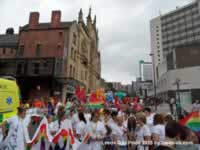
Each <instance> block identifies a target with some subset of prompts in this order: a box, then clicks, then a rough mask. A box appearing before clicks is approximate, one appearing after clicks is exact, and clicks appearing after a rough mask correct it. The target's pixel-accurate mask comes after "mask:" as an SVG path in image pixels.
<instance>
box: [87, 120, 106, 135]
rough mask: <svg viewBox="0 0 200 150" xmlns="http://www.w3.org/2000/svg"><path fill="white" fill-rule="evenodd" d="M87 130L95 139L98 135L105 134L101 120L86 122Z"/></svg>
mask: <svg viewBox="0 0 200 150" xmlns="http://www.w3.org/2000/svg"><path fill="white" fill-rule="evenodd" d="M88 130H89V131H90V133H91V137H92V138H93V139H96V138H98V137H103V136H105V135H106V128H105V126H104V124H103V123H102V122H101V121H98V122H96V123H95V122H90V123H89V124H88Z"/></svg>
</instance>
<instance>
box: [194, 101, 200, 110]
mask: <svg viewBox="0 0 200 150" xmlns="http://www.w3.org/2000/svg"><path fill="white" fill-rule="evenodd" d="M192 111H200V104H196V103H194V104H193V105H192Z"/></svg>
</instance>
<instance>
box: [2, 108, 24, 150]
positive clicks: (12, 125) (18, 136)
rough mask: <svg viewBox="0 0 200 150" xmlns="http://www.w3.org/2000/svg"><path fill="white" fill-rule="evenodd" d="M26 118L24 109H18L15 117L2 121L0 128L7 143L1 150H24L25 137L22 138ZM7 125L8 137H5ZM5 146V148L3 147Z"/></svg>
mask: <svg viewBox="0 0 200 150" xmlns="http://www.w3.org/2000/svg"><path fill="white" fill-rule="evenodd" d="M25 116H26V109H25V108H23V107H18V113H17V115H16V116H14V117H11V118H9V119H7V120H6V121H4V122H3V123H2V125H1V126H0V128H2V133H3V136H4V138H5V137H6V138H5V141H6V139H7V140H8V141H9V142H8V141H7V142H5V145H4V144H2V145H3V147H0V148H1V149H12V148H14V149H16V150H24V149H25V137H24V122H23V120H24V118H25ZM7 124H8V125H9V130H8V135H6V130H7V129H6V126H7ZM8 143H9V145H8ZM2 145H1V146H2ZM4 146H5V147H4Z"/></svg>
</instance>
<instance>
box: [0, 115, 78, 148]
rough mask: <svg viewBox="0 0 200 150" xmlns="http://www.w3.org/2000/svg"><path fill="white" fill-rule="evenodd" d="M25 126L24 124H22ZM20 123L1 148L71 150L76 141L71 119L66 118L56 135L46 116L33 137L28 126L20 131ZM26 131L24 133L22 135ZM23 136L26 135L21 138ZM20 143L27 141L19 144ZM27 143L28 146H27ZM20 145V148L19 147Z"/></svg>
mask: <svg viewBox="0 0 200 150" xmlns="http://www.w3.org/2000/svg"><path fill="white" fill-rule="evenodd" d="M21 125H22V126H23V124H21ZM18 127H19V125H18V126H17V128H16V129H14V130H13V129H9V130H11V131H12V132H11V134H10V135H8V136H7V137H6V139H5V140H4V141H3V142H1V143H0V149H6V150H69V149H70V148H71V147H72V146H73V144H74V143H75V138H74V135H73V130H72V125H71V121H70V120H68V119H66V120H64V122H63V124H62V126H61V128H60V129H59V130H58V132H57V133H56V134H55V135H52V134H51V133H50V131H49V124H48V121H47V119H46V117H44V118H43V119H42V121H41V122H40V124H39V126H38V128H37V130H36V131H35V133H34V136H33V138H32V139H30V137H29V132H28V129H27V127H24V128H22V129H23V132H19V129H18ZM22 133H24V135H21V134H22ZM21 137H24V139H23V138H21ZM19 139H20V140H21V139H22V140H21V141H20V143H26V144H24V145H23V144H22V145H19V144H18V143H19ZM25 145H26V146H25ZM19 146H20V149H19Z"/></svg>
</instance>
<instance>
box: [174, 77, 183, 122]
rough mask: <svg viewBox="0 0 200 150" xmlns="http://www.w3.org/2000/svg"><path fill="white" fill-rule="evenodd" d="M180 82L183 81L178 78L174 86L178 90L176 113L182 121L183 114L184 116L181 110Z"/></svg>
mask: <svg viewBox="0 0 200 150" xmlns="http://www.w3.org/2000/svg"><path fill="white" fill-rule="evenodd" d="M180 82H181V80H180V79H179V78H177V79H176V80H175V82H174V85H176V88H177V90H176V91H177V92H176V93H177V102H176V112H177V115H178V118H179V119H180V117H181V114H182V110H181V98H180Z"/></svg>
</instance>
